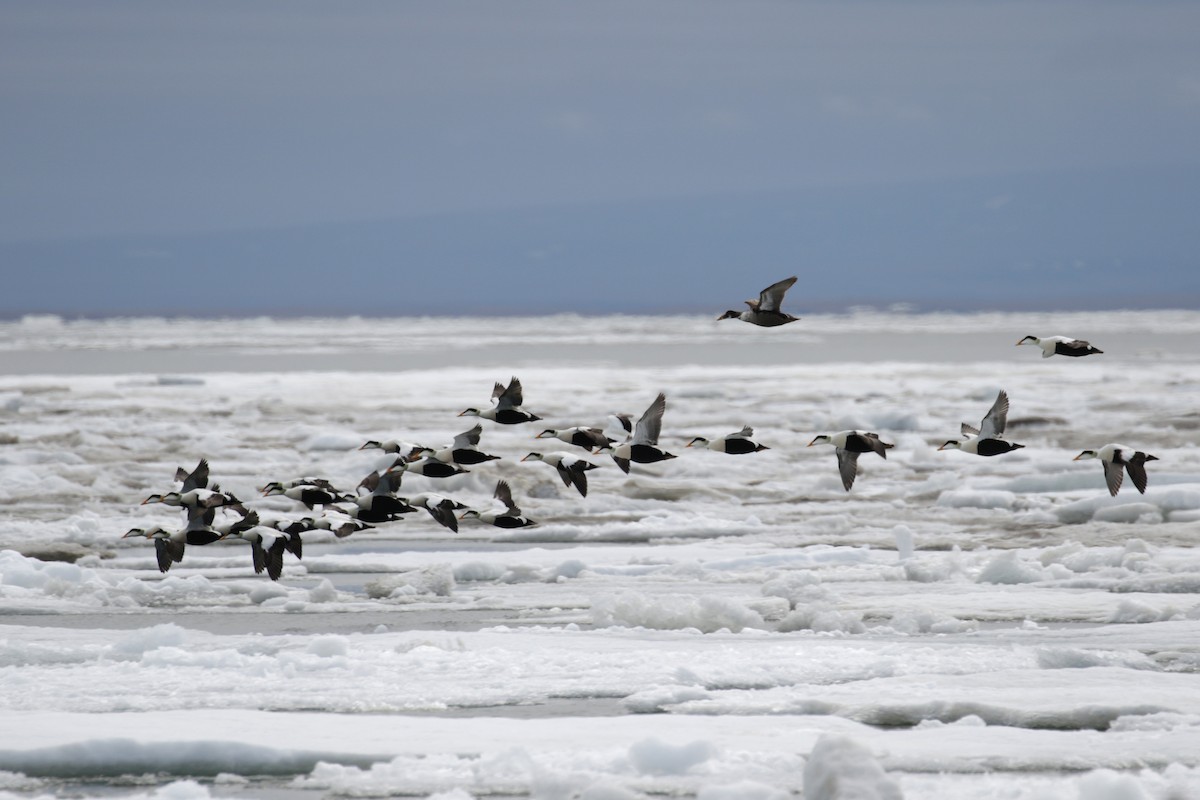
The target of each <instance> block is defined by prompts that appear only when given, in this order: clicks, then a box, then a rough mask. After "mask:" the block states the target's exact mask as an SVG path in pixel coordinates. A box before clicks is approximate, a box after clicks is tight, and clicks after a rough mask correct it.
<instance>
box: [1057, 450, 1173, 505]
mask: <svg viewBox="0 0 1200 800" xmlns="http://www.w3.org/2000/svg"><path fill="white" fill-rule="evenodd" d="M1088 458H1098V459H1100V463H1101V464H1102V465H1103V466H1104V481H1105V483H1107V484H1108V493H1109V494H1111V495H1112V496H1113V497H1116V496H1117V492H1119V491H1121V480H1122V478H1123V477H1124V473H1123V472H1122V471H1121V467H1124V468H1125V471H1126V472H1128V473H1129V479H1130V480H1132V481H1133V485H1134V486H1135V487H1136V488H1137V490H1138V492H1139V493H1141V494H1145V493H1146V481H1147V477H1146V462H1147V461H1158V457H1157V456H1152V455H1150V454H1149V453H1143V452H1142V451H1141V450H1134V449H1133V448H1132V447H1128V446H1126V445H1123V444H1106V445H1104V447H1101V448H1100V449H1099V450H1084V451H1083V452H1082V453H1080V454H1079V455H1077V456H1075V458H1074V460H1075V461H1082V460H1084V459H1088Z"/></svg>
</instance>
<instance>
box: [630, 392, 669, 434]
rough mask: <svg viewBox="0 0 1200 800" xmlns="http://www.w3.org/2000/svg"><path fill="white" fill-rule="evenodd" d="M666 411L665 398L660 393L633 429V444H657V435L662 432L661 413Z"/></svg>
mask: <svg viewBox="0 0 1200 800" xmlns="http://www.w3.org/2000/svg"><path fill="white" fill-rule="evenodd" d="M666 410H667V396H666V395H665V394H663V393H662V392H659V393H658V397H656V398H654V402H653V403H651V404H650V407H649V408H647V409H646V412H645V413H644V414H642V416H641V418H640V419H639V420H638V421H637V425H635V426H634V428H633V439H632V440H631V441H632V442H633V443H634V444H658V434H659V432H660V431H661V430H662V417H663V412H664V411H666Z"/></svg>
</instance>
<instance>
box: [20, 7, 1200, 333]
mask: <svg viewBox="0 0 1200 800" xmlns="http://www.w3.org/2000/svg"><path fill="white" fill-rule="evenodd" d="M1198 34H1200V4H1197V3H1192V2H1180V3H1170V2H1083V3H1063V2H1029V3H1022V2H926V1H921V0H918V1H917V2H886V3H873V2H830V3H805V2H754V1H751V2H706V1H705V0H689V1H688V2H644V1H639V2H565V1H564V2H545V1H543V0H534V1H531V2H504V3H501V2H493V1H492V0H487V1H485V2H440V1H439V2H322V3H313V2H296V1H295V0H288V1H287V2H196V3H163V2H158V1H157V0H147V1H146V2H136V1H135V2H121V1H120V0H116V1H112V0H110V1H108V2H102V3H97V2H41V1H40V0H32V1H30V2H11V1H9V0H0V107H2V108H3V113H2V114H0V176H2V178H0V245H4V244H9V245H11V244H13V243H30V242H56V241H63V240H77V239H79V238H80V237H113V236H125V237H143V236H145V237H154V236H160V235H170V234H195V233H205V232H222V231H238V230H254V229H259V228H264V227H294V226H304V225H311V224H314V223H335V222H357V221H365V220H389V219H393V218H410V219H415V218H419V217H420V216H422V215H428V214H431V213H447V214H454V213H460V212H472V214H475V215H476V216H473V217H471V218H472V219H479V218H480V217H479V216H478V214H479V213H482V214H484V215H485V216H486V214H487V213H490V212H504V211H512V210H520V209H530V208H565V207H581V208H586V207H587V206H588V205H589V204H606V205H607V206H608V207H612V206H614V205H615V206H619V205H620V204H623V203H633V202H638V201H646V200H662V201H668V202H671V201H674V200H687V199H688V198H719V197H723V196H729V197H733V196H738V195H742V196H752V195H754V194H755V193H761V192H764V191H780V192H791V191H801V192H804V191H809V192H811V191H815V190H825V189H829V188H836V187H858V188H859V189H860V190H862V191H864V192H865V193H866V194H865V195H863V196H867V197H869V196H870V191H871V187H876V186H889V185H899V184H904V183H914V184H933V183H937V182H948V181H954V180H958V179H965V178H1004V177H1005V176H1017V175H1030V174H1037V173H1046V172H1047V171H1050V172H1054V171H1067V172H1070V171H1076V172H1084V173H1086V172H1088V171H1096V170H1110V171H1111V170H1115V169H1128V170H1131V171H1132V172H1135V173H1137V172H1139V171H1143V170H1147V169H1152V170H1158V171H1159V172H1166V173H1167V174H1170V173H1171V172H1172V171H1176V170H1178V171H1181V172H1186V171H1188V170H1195V169H1196V168H1197V167H1198V166H1200V148H1198V147H1197V145H1196V143H1197V142H1200V46H1198V45H1197V41H1198V39H1197V36H1198ZM983 200H984V201H989V202H995V203H999V204H1003V203H1005V202H1008V200H1007V199H1005V197H1004V196H1003V195H997V196H996V197H994V198H991V199H990V200H989V199H988V198H984V199H983ZM845 224H846V225H847V226H850V227H853V224H854V222H853V220H852V219H850V220H846V222H845ZM462 235H463V236H465V237H470V236H471V232H470V231H469V230H465V231H463V232H462ZM1180 236H1181V237H1183V238H1181V239H1180V242H1179V246H1180V248H1179V249H1186V247H1188V246H1190V245H1191V243H1192V241H1193V240H1194V235H1193V234H1191V233H1190V232H1180ZM1186 237H1193V238H1192V239H1188V238H1186ZM19 252H22V251H20V250H13V249H11V248H9V249H7V250H0V254H6V257H5V261H4V262H2V263H0V269H3V270H4V271H6V272H9V271H13V270H17V271H19V270H21V269H23V268H24V267H23V264H21V263H15V262H16V260H17V257H16V256H15V255H14V253H19ZM413 268H416V267H413ZM674 268H679V269H683V268H684V266H683V265H667V266H664V269H674ZM780 269H784V270H787V271H788V272H792V271H796V270H797V269H798V268H797V267H779V266H776V265H771V266H770V267H769V268H766V269H765V270H764V271H763V273H762V280H758V276H759V272H758V271H757V270H754V271H753V273H752V274H753V275H754V276H755V279H756V280H755V282H756V284H757V283H765V282H769V281H767V280H766V279H767V278H769V279H770V280H774V279H776V278H777V277H781V276H776V274H775V273H776V272H778V271H779V270H780ZM785 274H786V273H785ZM1143 277H1144V276H1143ZM755 288H761V287H759V286H757V285H756V286H755ZM60 290H63V291H69V289H62V287H60ZM527 294H528V293H527ZM747 296H748V295H747ZM740 298H741V295H739V296H738V297H737V298H736V299H740ZM14 303H15V305H16V306H19V304H20V303H19V298H18V300H17V301H11V300H10V303H9V307H10V309H11V308H12V307H15V306H14ZM29 305H30V307H31V309H33V308H42V306H44V305H45V304H44V303H41V302H40V301H36V302H35V301H33V300H31V302H30V303H29Z"/></svg>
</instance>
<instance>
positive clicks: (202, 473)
mask: <svg viewBox="0 0 1200 800" xmlns="http://www.w3.org/2000/svg"><path fill="white" fill-rule="evenodd" d="M175 480H177V481H180V482H182V483H183V487H182V488H181V489H180V490H179V491H180V493H181V494H187V493H188V492H190V491H192V490H193V489H207V488H208V459H206V458H202V459H200V463H199V464H197V465H196V468H195V469H194V470H192V471H191V472H188V471H187V470H185V469H184V468H183V467H179V468H178V469H176V470H175Z"/></svg>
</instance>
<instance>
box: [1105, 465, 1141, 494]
mask: <svg viewBox="0 0 1200 800" xmlns="http://www.w3.org/2000/svg"><path fill="white" fill-rule="evenodd" d="M1101 463H1102V464H1104V482H1105V483H1107V484H1108V493H1109V494H1111V495H1112V496H1113V497H1116V496H1117V492H1119V491H1121V481H1122V480H1124V478H1125V473H1124V472H1123V471H1122V470H1121V466H1122V462H1120V461H1103V462H1101ZM1145 474H1146V472H1145V470H1143V471H1142V475H1143V476H1144V475H1145ZM1129 475H1130V477H1133V473H1132V472H1130V473H1129Z"/></svg>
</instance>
